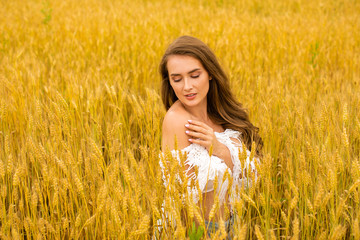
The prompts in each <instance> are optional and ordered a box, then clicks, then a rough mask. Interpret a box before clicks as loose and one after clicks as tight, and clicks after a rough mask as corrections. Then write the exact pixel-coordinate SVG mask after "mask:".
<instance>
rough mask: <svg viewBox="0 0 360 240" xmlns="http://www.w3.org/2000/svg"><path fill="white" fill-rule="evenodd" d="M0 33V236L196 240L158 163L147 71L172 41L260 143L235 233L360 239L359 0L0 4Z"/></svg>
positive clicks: (155, 109) (185, 209)
mask: <svg viewBox="0 0 360 240" xmlns="http://www.w3.org/2000/svg"><path fill="white" fill-rule="evenodd" d="M0 30H1V32H0V63H1V64H0V239H185V238H187V239H200V238H206V237H205V235H204V234H202V231H203V230H204V221H203V213H202V211H201V208H199V206H197V205H194V204H193V203H192V202H191V201H189V199H190V198H189V196H188V195H186V194H185V197H186V198H185V199H186V200H185V201H182V199H180V198H179V193H182V192H183V191H184V186H183V185H179V184H177V183H176V180H175V179H171V183H172V184H173V188H171V189H169V188H165V187H164V186H163V184H162V179H161V171H160V168H159V165H158V161H159V155H158V154H159V151H160V144H161V124H162V119H163V117H164V114H165V109H164V107H163V105H162V102H161V99H160V95H159V94H160V81H161V79H160V75H159V73H158V64H159V62H160V59H161V57H162V54H163V53H164V51H165V49H166V47H167V46H168V45H169V44H170V43H171V41H172V40H174V39H175V38H177V37H178V36H181V35H192V36H195V37H198V38H200V39H201V40H203V41H204V42H205V43H207V44H208V45H209V46H210V47H211V48H212V49H213V50H214V51H215V53H216V54H217V56H218V58H219V61H220V62H221V64H222V66H223V67H224V69H225V70H226V72H227V73H228V75H229V78H230V81H231V87H232V90H233V92H234V93H235V95H236V96H237V98H238V100H239V101H240V102H242V103H243V105H244V106H245V107H246V108H247V109H248V110H249V114H250V119H251V121H252V122H253V123H254V124H255V125H256V126H258V127H259V128H260V134H261V136H262V138H263V140H264V148H263V153H264V157H263V159H262V161H261V165H260V166H258V167H259V173H260V178H259V180H258V181H257V182H256V183H255V184H253V186H252V187H250V188H247V189H240V190H239V191H240V194H241V198H239V199H237V200H236V202H235V204H234V208H235V210H236V219H235V223H234V235H235V236H234V239H360V224H359V221H360V202H359V201H360V199H359V198H360V189H359V188H360V157H359V155H360V86H359V84H360V2H359V1H357V0H342V1H341V0H339V1H333V0H313V1H310V0H296V1H292V0H281V1H277V0H240V1H237V0H229V1H226V0H209V1H206V0H184V1H160V0H151V1H150V0H149V1H146V0H133V1H123V0H119V1H116V0H86V1H85V0H78V1H70V0H47V1H40V0H28V1H21V0H11V1H6V0H1V1H0ZM240 160H241V159H240ZM177 164H178V163H177V162H175V161H173V165H172V166H173V167H171V168H170V169H168V171H171V172H172V173H173V174H175V173H176V172H177V171H179V170H178V169H179V168H177V167H176V166H177ZM180 174H181V173H180ZM182 177H184V176H182ZM163 202H168V203H171V204H168V207H167V208H166V209H163V208H162V203H163ZM213 209H214V211H216V209H217V206H214V207H213ZM169 216H171V217H169ZM195 220H196V221H197V222H199V224H200V225H197V226H195V225H193V223H194V221H195ZM175 222H176V225H175ZM225 236H226V232H225V231H224V222H223V220H221V221H220V231H219V232H217V233H215V234H214V235H213V236H212V239H223V238H224V237H225Z"/></svg>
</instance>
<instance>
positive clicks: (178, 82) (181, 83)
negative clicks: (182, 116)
mask: <svg viewBox="0 0 360 240" xmlns="http://www.w3.org/2000/svg"><path fill="white" fill-rule="evenodd" d="M167 69H168V72H169V81H170V85H171V87H172V88H173V89H174V92H175V94H176V96H177V98H178V99H179V100H180V101H181V103H182V104H184V105H185V106H188V107H193V106H197V105H200V104H203V103H205V104H206V95H207V93H208V91H209V80H210V78H209V74H208V72H207V71H206V70H205V68H204V67H203V65H202V64H201V62H200V61H199V60H198V59H196V58H193V57H191V56H186V55H172V56H169V58H168V62H167Z"/></svg>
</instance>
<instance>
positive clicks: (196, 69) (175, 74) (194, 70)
mask: <svg viewBox="0 0 360 240" xmlns="http://www.w3.org/2000/svg"><path fill="white" fill-rule="evenodd" d="M198 70H200V68H195V69H193V70H191V71H190V72H188V74H190V73H193V72H196V71H198ZM179 75H181V74H180V73H172V74H171V75H170V76H179Z"/></svg>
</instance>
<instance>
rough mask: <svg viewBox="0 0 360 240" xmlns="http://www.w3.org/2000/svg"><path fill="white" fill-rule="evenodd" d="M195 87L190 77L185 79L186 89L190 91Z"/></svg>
mask: <svg viewBox="0 0 360 240" xmlns="http://www.w3.org/2000/svg"><path fill="white" fill-rule="evenodd" d="M192 88H193V86H192V82H191V79H189V78H188V77H186V78H185V79H184V90H185V91H190V90H191V89H192Z"/></svg>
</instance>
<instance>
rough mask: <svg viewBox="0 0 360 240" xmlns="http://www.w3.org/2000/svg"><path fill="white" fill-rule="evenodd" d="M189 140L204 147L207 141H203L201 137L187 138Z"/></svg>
mask: <svg viewBox="0 0 360 240" xmlns="http://www.w3.org/2000/svg"><path fill="white" fill-rule="evenodd" d="M189 142H191V143H196V144H199V145H201V146H203V147H205V148H206V146H207V141H203V140H201V139H193V138H190V139H189Z"/></svg>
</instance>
